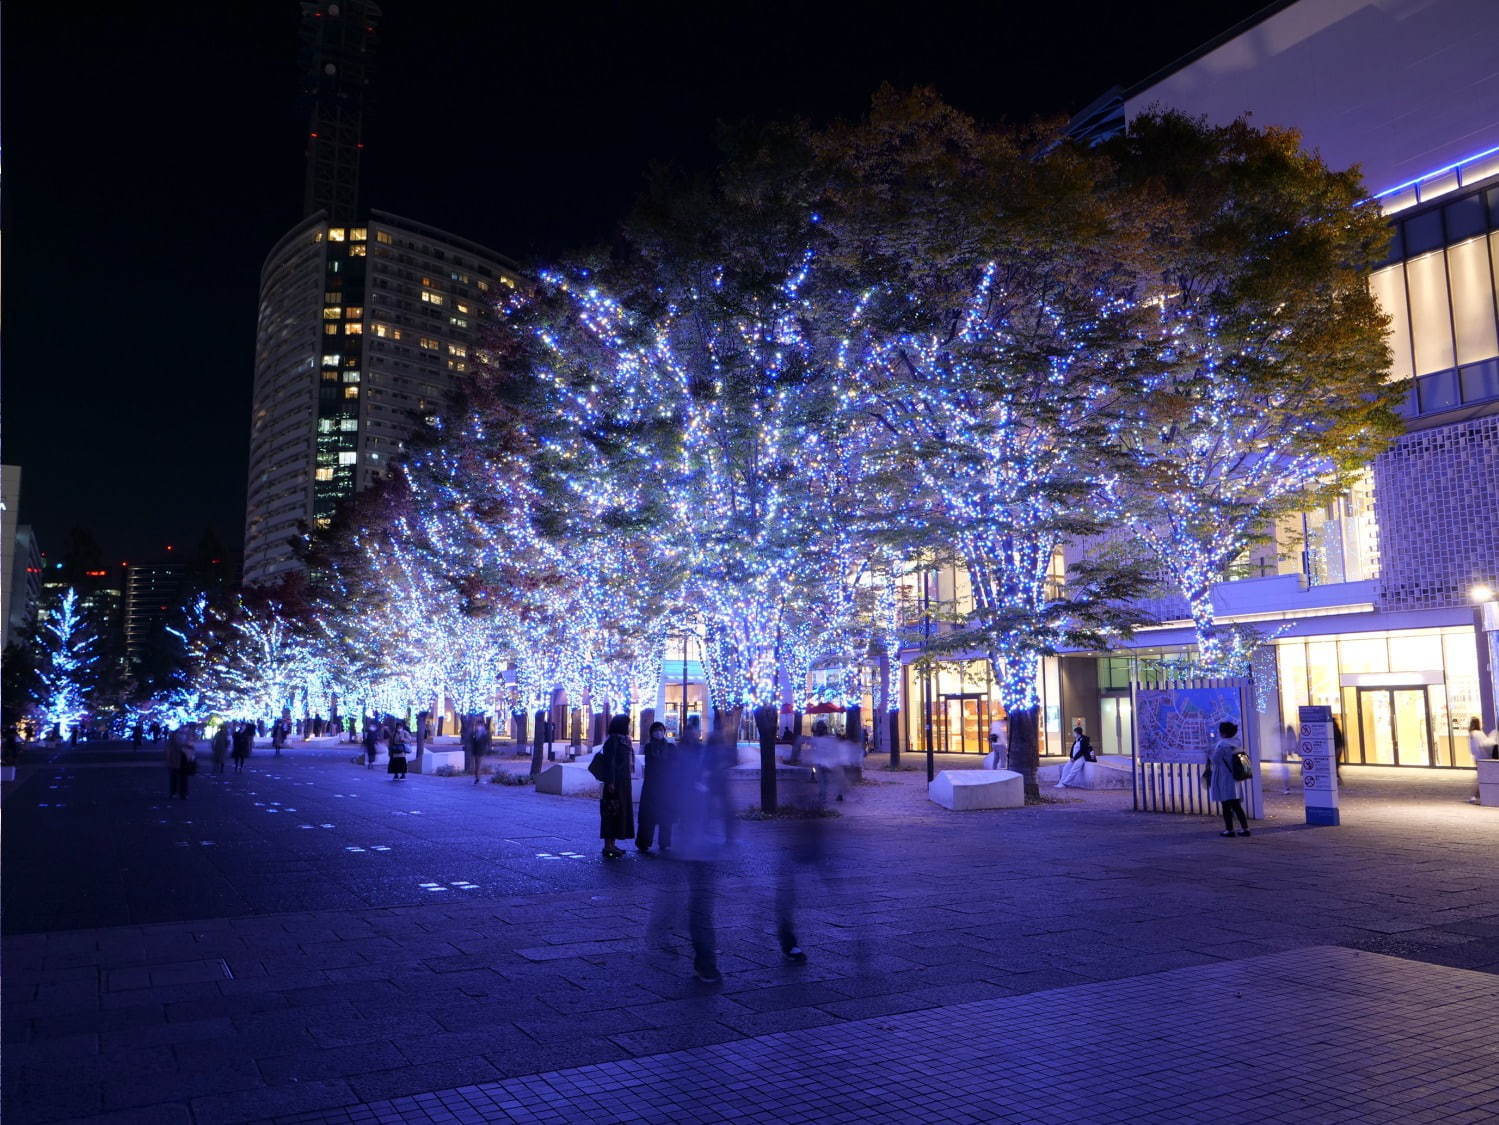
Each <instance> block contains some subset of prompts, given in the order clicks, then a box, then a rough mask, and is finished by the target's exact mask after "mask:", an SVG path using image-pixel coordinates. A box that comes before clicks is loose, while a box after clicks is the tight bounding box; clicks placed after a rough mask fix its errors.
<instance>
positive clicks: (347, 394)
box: [344, 387, 359, 398]
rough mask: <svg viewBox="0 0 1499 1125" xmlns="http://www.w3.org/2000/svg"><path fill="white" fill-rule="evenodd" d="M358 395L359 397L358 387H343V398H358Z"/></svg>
mask: <svg viewBox="0 0 1499 1125" xmlns="http://www.w3.org/2000/svg"><path fill="white" fill-rule="evenodd" d="M358 397H359V388H358V387H345V388H344V398H358Z"/></svg>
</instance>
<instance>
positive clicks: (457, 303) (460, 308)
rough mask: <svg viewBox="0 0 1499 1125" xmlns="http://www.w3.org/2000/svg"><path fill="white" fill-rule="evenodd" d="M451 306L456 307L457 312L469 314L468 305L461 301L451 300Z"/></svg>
mask: <svg viewBox="0 0 1499 1125" xmlns="http://www.w3.org/2000/svg"><path fill="white" fill-rule="evenodd" d="M453 307H454V308H456V309H457V310H458V311H459V312H461V313H462V314H463V315H464V316H467V315H468V314H469V312H470V311H471V310H470V309H469V307H468V306H467V305H465V304H464V303H463V302H462V301H454V302H453Z"/></svg>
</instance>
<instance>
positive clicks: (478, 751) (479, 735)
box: [468, 719, 493, 785]
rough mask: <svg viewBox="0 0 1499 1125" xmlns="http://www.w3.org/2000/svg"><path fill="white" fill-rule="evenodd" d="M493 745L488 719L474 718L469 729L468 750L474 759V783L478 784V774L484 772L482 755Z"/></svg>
mask: <svg viewBox="0 0 1499 1125" xmlns="http://www.w3.org/2000/svg"><path fill="white" fill-rule="evenodd" d="M492 745H493V742H492V740H491V739H490V736H489V720H488V719H475V720H474V725H473V727H472V728H471V729H470V731H469V742H468V752H469V756H470V757H471V758H473V760H474V784H475V785H478V784H479V776H480V775H481V774H482V773H483V772H484V756H485V755H486V754H488V753H489V749H490V747H491V746H492Z"/></svg>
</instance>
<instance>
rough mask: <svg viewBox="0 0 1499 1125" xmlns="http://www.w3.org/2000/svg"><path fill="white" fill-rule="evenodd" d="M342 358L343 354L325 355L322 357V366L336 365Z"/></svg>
mask: <svg viewBox="0 0 1499 1125" xmlns="http://www.w3.org/2000/svg"><path fill="white" fill-rule="evenodd" d="M342 359H343V356H340V355H325V356H324V357H323V366H324V367H337V366H338V364H339V361H340V360H342Z"/></svg>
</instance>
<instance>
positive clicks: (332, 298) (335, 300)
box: [323, 289, 344, 305]
mask: <svg viewBox="0 0 1499 1125" xmlns="http://www.w3.org/2000/svg"><path fill="white" fill-rule="evenodd" d="M343 303H344V295H343V294H342V293H340V292H339V291H338V290H337V289H334V290H333V291H332V292H329V293H324V294H323V304H325V305H341V304H343Z"/></svg>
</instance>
